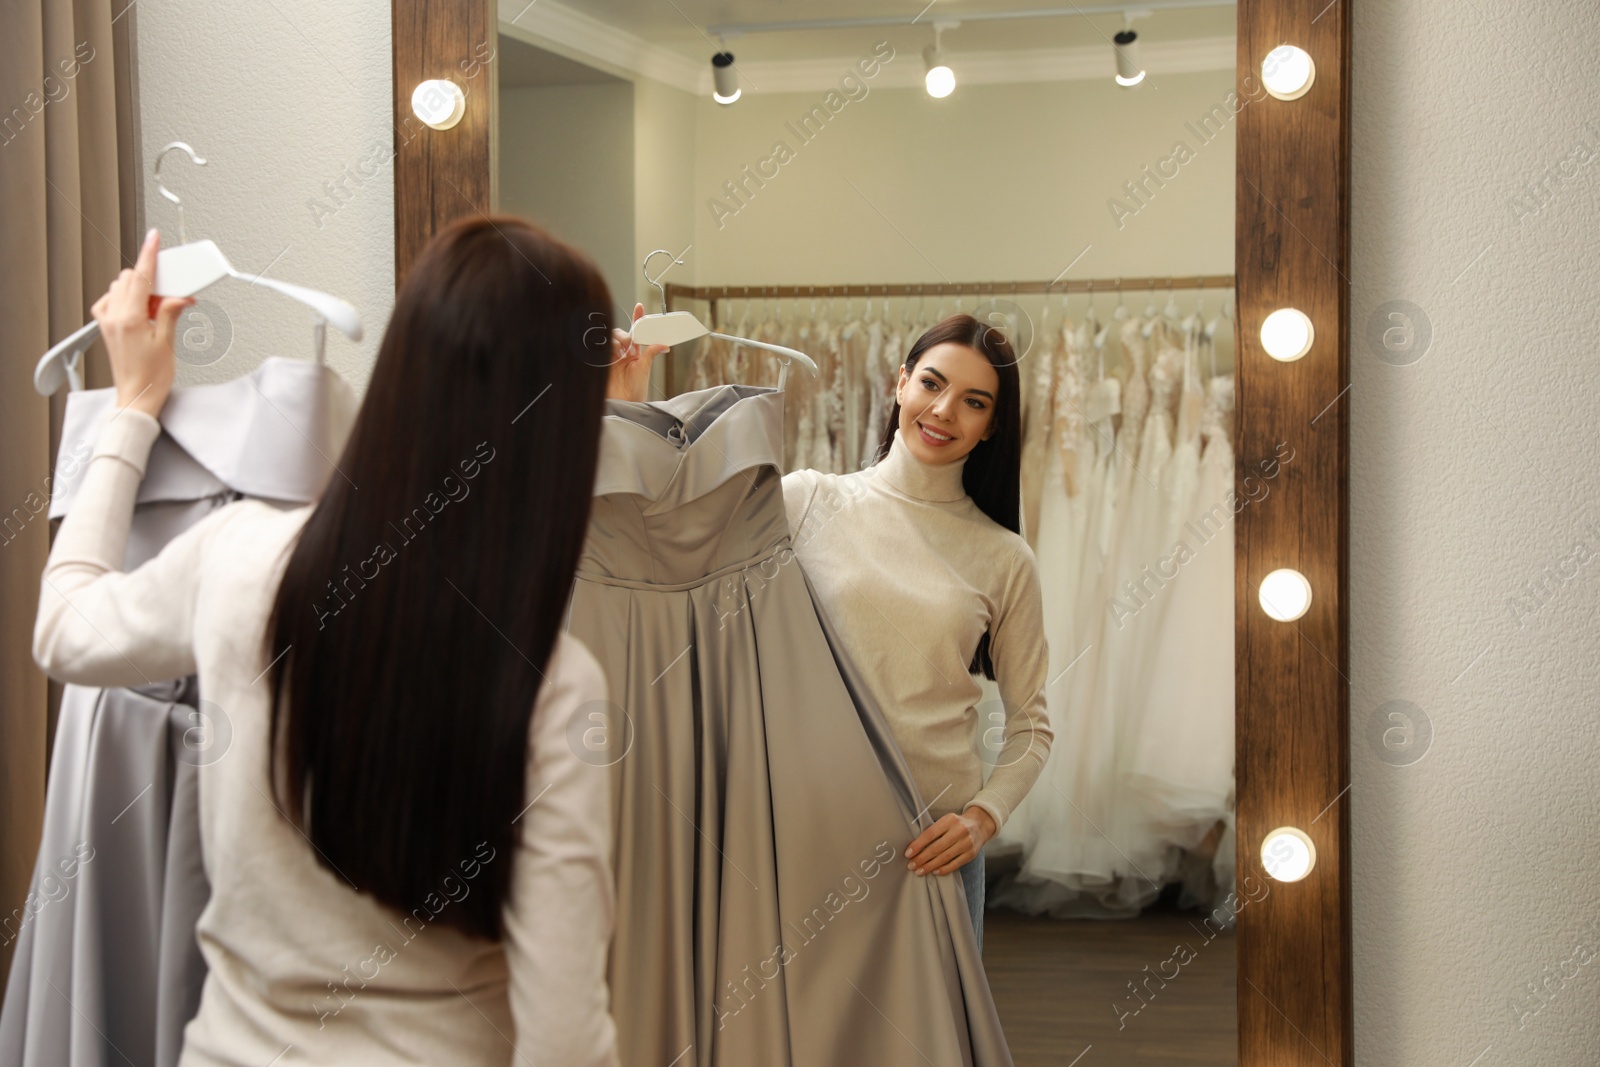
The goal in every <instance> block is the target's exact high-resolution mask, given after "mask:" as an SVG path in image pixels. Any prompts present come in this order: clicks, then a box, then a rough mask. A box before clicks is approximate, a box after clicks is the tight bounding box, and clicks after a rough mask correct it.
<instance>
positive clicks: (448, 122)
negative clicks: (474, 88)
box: [411, 78, 467, 130]
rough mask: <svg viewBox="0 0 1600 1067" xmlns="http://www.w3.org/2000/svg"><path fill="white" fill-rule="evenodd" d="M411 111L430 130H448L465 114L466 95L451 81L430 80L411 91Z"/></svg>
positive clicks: (442, 79) (441, 79)
mask: <svg viewBox="0 0 1600 1067" xmlns="http://www.w3.org/2000/svg"><path fill="white" fill-rule="evenodd" d="M411 111H412V113H413V114H414V115H416V116H417V118H419V119H421V120H422V122H423V124H424V125H426V126H428V127H430V128H431V129H435V130H448V129H450V127H452V126H454V125H455V124H456V123H458V122H460V121H461V116H462V115H464V114H466V111H467V95H466V94H465V93H463V92H462V91H461V86H459V85H457V84H456V83H455V82H453V81H449V80H447V79H444V78H432V79H429V80H428V81H425V82H422V83H421V84H420V85H418V86H417V87H416V89H415V90H413V91H412V93H411Z"/></svg>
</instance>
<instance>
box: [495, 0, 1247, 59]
mask: <svg viewBox="0 0 1600 1067" xmlns="http://www.w3.org/2000/svg"><path fill="white" fill-rule="evenodd" d="M544 2H548V0H541V3H544ZM519 6H520V5H519ZM573 6H577V5H576V4H574V5H573ZM1072 6H1073V4H1072V3H1071V2H1070V0H1065V2H1064V0H935V2H934V3H932V4H928V3H927V0H807V2H806V3H804V4H803V5H802V4H795V3H793V2H786V0H583V2H582V5H581V10H582V13H583V14H584V15H586V16H588V17H589V18H592V19H595V20H597V21H599V22H602V23H605V24H607V25H609V26H611V27H613V28H616V29H620V30H623V31H625V32H627V33H630V34H633V35H634V36H636V37H640V38H643V39H645V40H647V41H649V42H650V43H651V44H653V45H655V46H657V47H660V48H663V49H666V50H668V51H671V52H673V53H676V54H677V55H679V56H681V57H682V58H684V59H687V60H691V61H693V62H696V63H704V62H706V60H707V59H709V57H710V55H711V54H712V53H713V52H716V51H718V48H719V45H718V42H717V40H716V39H715V38H713V37H710V36H708V35H707V33H706V30H707V28H708V27H711V26H717V25H726V24H746V23H762V22H797V21H808V20H812V19H859V18H871V17H901V18H905V19H912V18H917V19H918V24H917V25H909V26H861V27H851V28H841V29H820V30H784V31H780V32H765V33H749V34H745V35H742V36H739V37H735V38H732V39H730V40H728V42H727V44H728V48H729V49H730V50H731V51H732V52H733V53H734V54H735V55H736V56H737V57H738V58H739V61H740V62H750V61H758V62H759V61H767V60H796V59H822V58H832V57H835V56H850V55H854V54H856V53H858V52H859V53H866V52H869V51H871V48H872V45H873V44H874V43H875V42H877V41H879V40H888V41H889V42H890V44H892V45H893V46H894V47H895V49H896V51H897V52H898V51H907V50H909V51H910V52H911V53H912V54H916V53H917V52H920V51H921V49H922V46H923V45H925V44H928V43H929V42H931V41H932V40H933V28H932V23H933V22H934V20H935V19H938V20H941V21H943V20H959V19H960V18H961V16H962V15H963V14H975V13H979V12H1015V11H1026V10H1035V9H1040V8H1053V9H1056V10H1060V9H1062V8H1070V7H1072ZM1086 6H1087V0H1086ZM1130 6H1135V5H1130ZM1122 26H1123V17H1122V15H1120V14H1117V13H1106V14H1092V15H1084V16H1078V15H1073V16H1068V17H1049V18H1024V19H1005V20H995V21H983V22H972V21H969V22H965V23H963V24H962V25H961V26H959V27H958V28H956V29H952V30H947V31H945V33H944V40H943V44H944V49H945V51H946V52H947V53H949V54H950V55H951V56H957V55H959V54H960V53H962V52H989V53H992V52H1003V51H1012V50H1027V49H1041V48H1071V47H1082V46H1091V45H1105V44H1108V43H1109V40H1110V38H1111V36H1112V35H1113V34H1115V33H1116V32H1117V31H1118V30H1120V29H1121V28H1122ZM1134 29H1136V30H1137V31H1138V32H1139V36H1140V39H1141V41H1142V42H1147V43H1151V44H1154V43H1156V42H1158V41H1160V42H1165V41H1182V40H1188V39H1193V38H1216V37H1231V36H1233V34H1234V32H1235V8H1234V6H1233V5H1232V4H1231V3H1227V2H1224V3H1222V4H1219V5H1218V6H1214V7H1204V8H1191V9H1184V10H1160V11H1153V12H1150V13H1149V14H1148V15H1147V16H1145V17H1141V18H1138V19H1137V20H1136V21H1135V22H1134Z"/></svg>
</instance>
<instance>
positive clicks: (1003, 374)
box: [873, 315, 1022, 681]
mask: <svg viewBox="0 0 1600 1067" xmlns="http://www.w3.org/2000/svg"><path fill="white" fill-rule="evenodd" d="M942 344H958V345H965V346H966V347H967V348H970V349H972V350H974V351H976V352H978V353H979V354H980V355H982V356H983V357H984V358H985V359H987V360H988V361H989V362H990V363H991V364H993V365H994V369H995V373H996V374H997V375H999V378H1000V391H999V394H998V395H997V396H996V397H995V400H994V416H993V426H994V432H993V433H991V434H990V435H989V437H988V438H987V439H986V440H983V441H979V442H978V443H977V444H976V445H975V446H974V447H973V449H972V451H971V452H969V453H967V462H966V465H965V466H963V467H962V468H961V487H962V488H963V489H965V490H966V491H967V495H968V496H970V497H971V498H972V502H973V503H975V504H977V505H978V510H980V511H982V512H983V513H984V514H985V515H987V516H989V518H991V519H993V520H994V521H995V522H997V523H999V524H1000V525H1001V526H1004V527H1005V528H1006V529H1008V530H1010V531H1011V532H1012V533H1021V532H1022V519H1021V514H1022V383H1021V376H1020V375H1019V374H1018V373H1017V357H1016V353H1015V351H1014V350H1013V349H1012V347H1011V342H1010V341H1009V340H1007V339H1006V335H1005V333H1004V332H1003V331H1002V330H1001V329H1000V328H999V327H998V326H992V325H990V324H988V323H985V322H980V321H979V320H978V319H975V318H973V317H972V316H971V315H951V316H950V317H949V318H946V319H942V320H941V321H939V322H938V323H936V324H934V325H933V326H931V327H929V328H928V330H927V331H926V332H925V333H923V335H922V336H921V337H919V338H917V340H916V343H915V344H913V345H912V346H911V350H910V351H909V352H907V353H906V358H905V364H904V367H905V372H906V377H908V378H909V377H911V376H912V375H913V374H915V373H916V369H917V360H919V359H921V358H922V356H923V353H925V352H927V351H928V350H929V349H930V348H933V347H934V346H936V345H942ZM899 426H900V401H899V400H898V399H896V400H895V402H894V408H893V410H891V411H890V412H889V423H888V425H887V426H885V427H884V432H883V440H882V441H881V442H880V443H879V445H878V452H877V455H876V457H875V458H874V460H873V462H874V463H876V462H877V461H878V460H880V459H882V458H883V457H884V456H887V455H888V454H889V445H890V444H891V443H892V442H893V441H894V434H895V430H896V429H898V428H899ZM968 669H969V670H970V671H971V672H972V673H974V674H976V673H977V672H978V671H980V670H981V671H982V672H983V674H984V677H986V678H988V679H989V680H991V681H993V680H994V662H993V661H992V660H991V659H990V658H989V635H988V633H987V632H985V633H984V635H983V637H982V639H981V640H979V642H978V650H977V653H976V655H975V656H974V657H973V660H972V664H971V666H970V667H969V668H968Z"/></svg>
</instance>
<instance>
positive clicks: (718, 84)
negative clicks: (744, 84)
mask: <svg viewBox="0 0 1600 1067" xmlns="http://www.w3.org/2000/svg"><path fill="white" fill-rule="evenodd" d="M711 84H712V86H713V88H712V90H711V99H713V100H715V101H716V102H717V103H719V104H731V103H733V102H734V101H735V100H737V99H739V95H740V93H742V92H743V90H741V89H740V88H739V73H738V72H737V71H736V70H734V69H733V53H732V52H729V51H726V50H724V51H721V52H718V53H717V54H716V55H714V56H712V57H711Z"/></svg>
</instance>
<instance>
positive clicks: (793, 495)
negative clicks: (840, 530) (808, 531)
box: [783, 467, 817, 538]
mask: <svg viewBox="0 0 1600 1067" xmlns="http://www.w3.org/2000/svg"><path fill="white" fill-rule="evenodd" d="M816 487H817V472H816V471H814V470H811V469H809V468H806V467H802V468H800V469H799V470H793V471H790V472H789V473H788V474H785V475H784V476H783V507H784V510H785V511H786V512H788V515H789V536H790V537H792V538H798V537H799V535H800V525H801V523H802V522H804V520H805V517H806V512H807V510H809V508H810V506H811V500H812V495H813V490H815V489H816Z"/></svg>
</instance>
